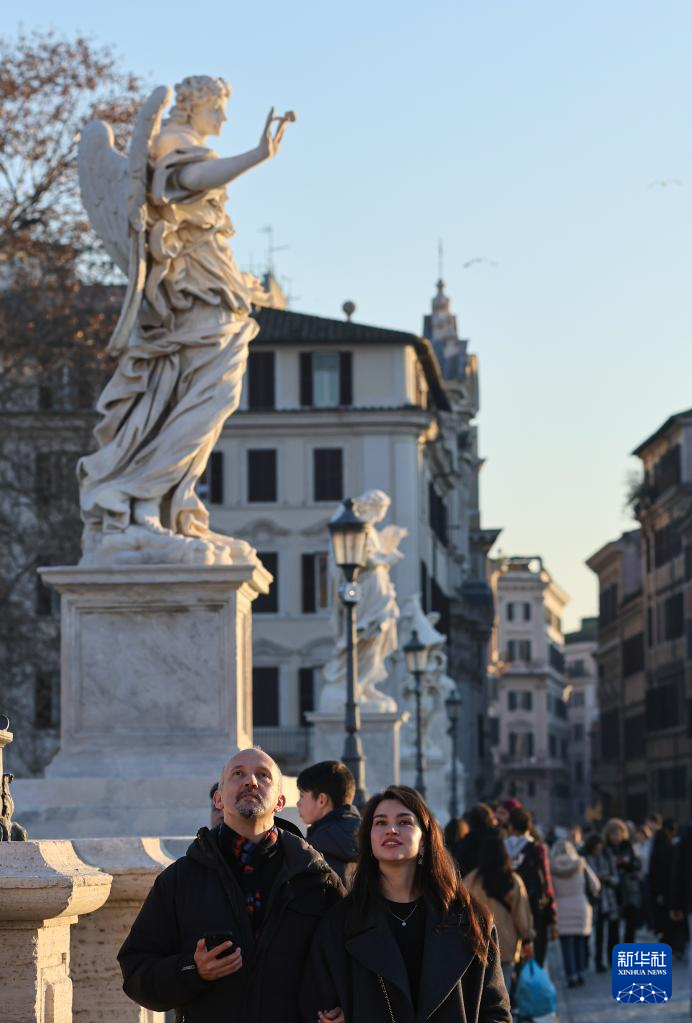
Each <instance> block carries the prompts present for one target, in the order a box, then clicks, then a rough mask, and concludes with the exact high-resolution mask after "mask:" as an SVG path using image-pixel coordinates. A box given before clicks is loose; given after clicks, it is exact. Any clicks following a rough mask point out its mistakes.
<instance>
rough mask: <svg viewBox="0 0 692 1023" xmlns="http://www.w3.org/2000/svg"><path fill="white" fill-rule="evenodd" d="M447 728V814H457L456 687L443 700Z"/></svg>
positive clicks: (458, 700)
mask: <svg viewBox="0 0 692 1023" xmlns="http://www.w3.org/2000/svg"><path fill="white" fill-rule="evenodd" d="M445 707H446V709H447V717H448V718H449V728H448V729H447V734H448V735H449V736H451V739H452V778H451V787H450V793H449V816H450V817H458V816H459V795H458V790H457V759H458V753H459V719H460V718H461V697H460V696H459V694H458V692H457V691H456V689H455V690H454V692H453V693H450V694H449V696H448V697H447V699H446V700H445Z"/></svg>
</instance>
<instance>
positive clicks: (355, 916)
mask: <svg viewBox="0 0 692 1023" xmlns="http://www.w3.org/2000/svg"><path fill="white" fill-rule="evenodd" d="M493 934H494V932H493ZM489 952H490V954H489V963H488V966H483V964H482V963H481V961H480V960H479V959H478V957H477V956H475V955H474V954H473V952H472V950H471V947H470V945H469V942H468V939H467V938H466V935H465V933H464V929H463V927H462V926H460V925H459V921H458V915H450V916H447V917H445V915H444V913H443V911H442V910H441V909H440V908H439V907H437V906H433V905H430V904H429V905H428V906H427V910H426V923H425V946H424V953H423V962H422V964H421V975H420V989H419V999H418V1007H417V1011H416V1010H414V1006H413V1004H412V1002H411V995H410V991H409V983H408V976H407V973H406V968H405V966H404V961H403V958H402V956H401V952H400V951H399V946H398V945H397V943H396V939H395V938H394V935H393V934H392V931H391V928H390V925H389V922H388V920H387V918H386V915H385V910H384V908H383V906H382V905H381V904H378V905H377V906H375V907H373V910H372V911H371V912H369V913H367V914H366V915H361V914H360V913H359V912H358V910H357V908H356V906H355V903H354V901H353V898H352V897H351V896H348V897H347V898H346V899H344V900H343V902H341V903H339V904H338V905H336V906H334V907H333V908H332V909H331V910H330V911H329V913H328V914H327V915H326V916H325V918H324V920H322V922H321V923H320V925H319V927H318V929H317V931H316V932H315V937H314V939H313V943H312V949H311V952H310V958H309V960H308V964H307V968H306V971H305V974H304V978H303V992H302V997H301V1009H302V1016H303V1020H304V1021H305V1023H314V1021H315V1019H316V1018H317V1012H318V1010H319V1009H333V1008H335V1007H336V1006H337V1005H338V1006H340V1007H341V1008H342V1009H343V1010H344V1016H345V1020H346V1023H391V1018H390V1015H389V1010H388V1008H387V1003H386V1001H385V997H384V994H383V992H382V989H381V987H380V984H379V982H378V979H377V978H378V974H379V975H380V976H381V977H382V978H383V980H384V982H385V984H386V987H387V993H388V995H389V999H390V1002H391V1006H392V1012H393V1015H394V1020H395V1021H396V1023H423V1021H425V1020H430V1021H431V1023H511V1020H512V1017H511V1014H510V1010H509V999H508V997H507V991H506V989H505V984H504V980H503V977H502V970H501V966H500V957H499V954H498V953H497V949H496V948H495V947H494V945H491V946H490V950H489Z"/></svg>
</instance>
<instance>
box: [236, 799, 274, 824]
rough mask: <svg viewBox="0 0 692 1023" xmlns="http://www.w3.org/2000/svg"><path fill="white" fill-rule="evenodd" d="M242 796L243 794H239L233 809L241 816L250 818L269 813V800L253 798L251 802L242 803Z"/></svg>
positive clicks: (264, 815)
mask: <svg viewBox="0 0 692 1023" xmlns="http://www.w3.org/2000/svg"><path fill="white" fill-rule="evenodd" d="M244 798H245V796H241V798H240V799H239V800H238V801H237V802H236V804H235V811H236V813H238V814H240V816H241V817H247V818H248V819H250V818H252V817H268V816H269V815H270V814H271V812H272V810H271V807H272V804H271V802H270V800H268V799H267V800H264V799H255V800H253V801H252V802H251V803H249V804H246V805H243V799H244Z"/></svg>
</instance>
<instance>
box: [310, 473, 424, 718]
mask: <svg viewBox="0 0 692 1023" xmlns="http://www.w3.org/2000/svg"><path fill="white" fill-rule="evenodd" d="M390 503H391V501H390V498H389V497H388V496H387V494H385V493H384V492H383V491H382V490H368V491H366V493H364V494H361V496H360V497H359V498H357V499H356V500H355V501H354V502H353V510H354V512H355V513H356V515H358V516H359V517H360V518H361V519H364V520H365V521H366V522H367V523H368V536H367V541H366V547H365V561H366V564H365V567H364V568H362V569H361V571H360V574H359V576H358V580H357V581H358V586H359V590H360V600H359V603H358V604H357V606H356V630H357V635H358V688H359V694H360V703H361V707H362V708H363V710H364V711H366V712H371V713H372V712H377V711H382V712H392V711H395V710H396V709H397V708H396V702H395V700H393V699H392V697H391V696H388V695H387V694H386V693H382V692H380V691H379V689H378V688H377V686H378V685H379V684H380V683H381V682H384V681H385V679H386V678H387V677H388V674H389V672H388V667H387V665H386V663H385V662H386V660H387V658H388V657H390V656H391V654H393V653H394V652H395V651H396V649H397V645H398V639H397V621H398V618H399V605H398V603H397V597H396V589H395V587H394V583H393V582H392V580H391V578H390V572H391V570H392V568H393V567H394V566H395V565H396V564H398V562H399V561H401V560H402V559H403V557H404V555H403V554H402V553H401V551H400V550H399V544H400V543H401V541H402V540H403V539H404V537H405V536H406V535H407V532H408V530H406V529H404V528H403V527H401V526H395V525H389V526H384V527H382V528H380V529H377V528H376V525H377V523H378V522H381V521H382V519H383V518H384V517H385V515H386V514H387V512H388V511H389V505H390ZM340 512H341V507H339V508H338V509H337V511H336V513H335V514H336V515H338V514H340ZM339 574H340V570H339V569H338V568H337V567H336V565H333V566H332V575H333V580H334V587H335V588H336V586H337V585H338V581H339ZM334 607H335V608H336V620H335V631H336V637H337V639H336V644H335V649H334V656H333V657H332V659H331V660H330V661H329V663H328V664H326V665H325V667H324V668H323V671H322V676H323V679H324V683H325V684H324V687H323V689H322V692H321V694H320V702H319V709H320V710H321V711H339V712H341V711H342V710H343V706H344V702H345V699H346V643H345V639H344V630H345V624H344V621H343V610H342V607H341V604H340V602H339V601H338V600H336V599H335V601H334Z"/></svg>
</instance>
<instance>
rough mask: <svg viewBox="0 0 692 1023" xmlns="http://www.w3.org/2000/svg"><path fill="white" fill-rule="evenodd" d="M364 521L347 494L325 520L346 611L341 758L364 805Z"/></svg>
mask: <svg viewBox="0 0 692 1023" xmlns="http://www.w3.org/2000/svg"><path fill="white" fill-rule="evenodd" d="M367 533H368V524H367V522H364V521H363V520H362V519H361V518H359V517H358V516H357V515H356V513H355V512H354V511H353V501H352V500H351V498H350V497H348V498H346V500H345V501H344V510H343V511H342V513H341V515H339V517H338V518H337V519H334V520H333V521H332V522H330V523H329V535H330V538H331V541H332V551H333V553H334V561H335V562H336V564H337V565H338V566H339V568H340V569H341V571H342V572H343V574H344V580H345V581H344V582H343V583H342V584H341V586H339V599H340V600H341V603H342V604H343V605H344V609H345V611H346V719H345V728H346V735H345V736H344V752H343V756H342V760H343V762H344V763H345V764H346V766H347V767H348V769H349V770H350V772H351V774H352V775H353V777H354V778H355V781H356V794H355V797H354V802H355V805H356V806H357V807H363V806H365V804H366V802H367V800H368V793H367V791H366V788H365V757H364V755H363V745H362V743H361V739H360V705H359V703H358V659H357V658H358V650H357V647H358V637H357V634H356V605H357V604H358V601H359V599H360V594H359V592H358V584H357V582H356V579H357V578H358V573H359V572H360V570H361V568H363V566H364V565H365V541H366V539H367Z"/></svg>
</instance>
